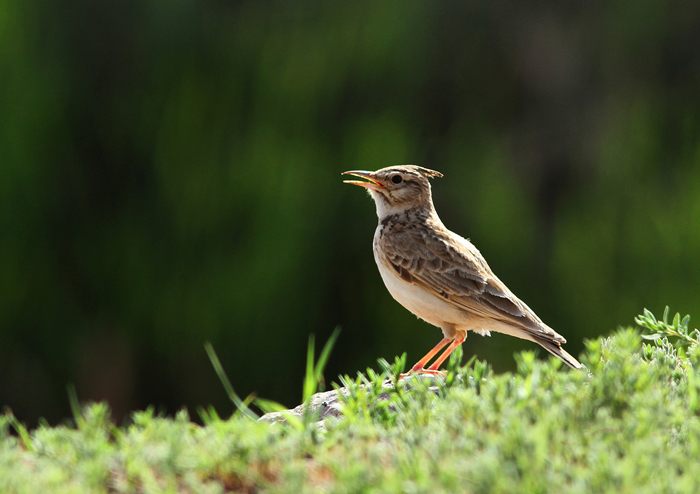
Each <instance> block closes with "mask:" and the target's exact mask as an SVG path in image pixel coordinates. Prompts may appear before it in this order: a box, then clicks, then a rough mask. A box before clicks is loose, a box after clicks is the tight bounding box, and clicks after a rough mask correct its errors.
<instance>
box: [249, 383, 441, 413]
mask: <svg viewBox="0 0 700 494" xmlns="http://www.w3.org/2000/svg"><path fill="white" fill-rule="evenodd" d="M414 379H429V380H431V381H434V380H436V379H443V378H442V377H441V376H432V375H425V374H423V375H420V374H419V375H415V376H407V377H406V378H404V379H402V380H401V381H400V382H401V383H402V385H406V386H407V387H409V388H410V384H411V381H413V380H414ZM382 388H384V389H386V390H387V391H390V390H393V389H394V383H393V382H392V381H390V380H386V381H384V382H383V383H382ZM429 389H430V390H431V391H433V392H435V393H437V391H438V387H437V386H435V385H433V386H430V388H429ZM348 393H349V391H348V389H347V388H344V387H343V388H339V389H338V390H335V389H334V390H332V391H323V392H321V393H316V394H315V395H313V396H312V397H311V402H310V406H311V410H312V411H313V412H318V413H319V415H318V417H319V419H318V422H317V423H319V424H320V423H322V422H323V420H324V419H325V418H326V417H341V416H342V415H343V413H342V407H343V404H342V402H341V401H340V398H339V394H342V395H345V396H347V395H348ZM388 398H389V393H388V392H387V393H384V394H382V395H380V396H379V399H380V400H386V399H388ZM303 413H304V404H301V405H299V406H297V407H295V408H291V409H289V410H285V411H282V412H271V413H266V414H265V415H263V416H262V417H260V418H259V419H258V421H259V422H271V423H280V422H286V417H287V416H289V415H292V416H295V417H298V418H301V416H302V415H303Z"/></svg>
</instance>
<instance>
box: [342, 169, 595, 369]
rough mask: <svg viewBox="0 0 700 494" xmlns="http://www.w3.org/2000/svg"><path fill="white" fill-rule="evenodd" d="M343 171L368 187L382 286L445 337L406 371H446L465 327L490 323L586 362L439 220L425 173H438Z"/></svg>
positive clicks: (486, 329) (487, 329)
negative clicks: (374, 216) (373, 209)
mask: <svg viewBox="0 0 700 494" xmlns="http://www.w3.org/2000/svg"><path fill="white" fill-rule="evenodd" d="M342 175H351V176H353V177H357V178H361V179H363V180H359V181H358V180H344V182H345V183H348V184H352V185H357V186H359V187H363V188H365V189H367V192H369V195H370V196H371V197H372V199H374V203H375V206H376V209H377V217H378V220H379V221H378V224H377V229H376V230H375V233H374V240H373V243H372V245H373V251H374V260H375V262H376V263H377V267H378V268H379V273H380V275H381V278H382V280H383V281H384V285H385V286H386V288H387V290H388V291H389V293H390V294H391V296H392V297H393V298H394V299H395V300H396V301H397V302H399V303H400V304H401V305H402V306H404V307H405V308H406V309H408V310H409V311H410V312H412V313H413V314H414V315H416V316H418V318H420V319H423V320H424V321H426V322H428V323H429V324H432V325H433V326H437V327H438V328H440V329H441V330H442V334H443V338H442V340H440V342H439V343H438V344H437V345H435V347H434V348H433V349H431V350H430V351H429V352H428V353H427V354H426V355H425V356H424V357H423V358H421V359H420V360H419V361H418V362H416V364H415V365H414V366H413V367H412V368H411V371H410V373H417V374H433V375H441V374H443V372H442V371H440V370H439V367H440V365H441V364H442V363H443V362H444V361H445V360H446V359H447V357H449V355H450V354H451V353H452V351H453V350H454V349H455V348H457V347H458V346H459V345H461V344H462V343H463V342H464V340H465V338H466V337H467V332H468V331H473V332H475V333H477V334H480V335H482V336H490V335H491V332H492V331H495V332H498V333H504V334H507V335H511V336H515V337H517V338H522V339H525V340H530V341H532V342H534V343H537V344H539V345H540V346H542V347H543V348H544V349H545V350H547V351H548V352H549V353H551V354H552V355H554V356H556V357H558V358H560V359H561V360H562V361H563V362H564V363H565V364H566V365H568V366H569V367H571V368H573V369H581V368H582V367H583V365H582V364H581V363H580V362H579V361H578V360H576V359H575V358H574V357H573V356H572V355H570V354H569V353H568V352H567V351H566V350H564V349H563V348H562V344H564V343H566V340H565V339H564V337H562V336H561V335H560V334H558V333H556V332H555V331H554V330H553V329H552V328H550V327H549V326H547V325H546V324H545V323H543V322H542V320H541V319H540V318H539V317H538V316H537V315H536V314H535V313H534V312H533V311H532V310H531V309H530V308H529V307H528V306H527V305H525V303H524V302H523V301H521V300H520V299H519V298H518V297H516V296H515V295H514V294H513V292H511V291H510V290H509V289H508V287H507V286H506V285H505V284H504V283H503V282H502V281H501V280H499V279H498V278H497V277H496V275H495V274H494V273H493V271H492V270H491V268H490V267H489V265H488V264H487V263H486V260H485V259H484V257H483V256H482V255H481V253H480V252H479V251H478V250H477V248H476V247H475V246H474V245H473V244H472V243H471V242H470V241H469V240H467V239H465V238H463V237H461V236H460V235H458V234H456V233H454V232H452V231H450V230H448V229H447V227H445V225H444V224H443V223H442V221H441V220H440V217H439V216H438V214H437V212H436V211H435V206H434V205H433V198H432V190H431V186H430V179H432V178H439V177H442V176H443V175H442V173H440V172H438V171H435V170H430V169H428V168H423V167H421V166H417V165H396V166H390V167H387V168H382V169H380V170H377V171H374V172H372V171H365V170H350V171H346V172H343V173H342ZM445 346H447V348H446V349H445V350H444V351H443V352H442V354H441V355H440V356H439V357H438V358H437V359H436V360H435V361H434V362H433V364H432V365H430V367H428V368H426V365H427V364H428V363H429V362H430V361H431V360H432V359H433V357H435V355H437V354H438V352H440V350H442V349H443V348H444V347H445ZM410 373H409V374H410ZM406 375H408V374H406Z"/></svg>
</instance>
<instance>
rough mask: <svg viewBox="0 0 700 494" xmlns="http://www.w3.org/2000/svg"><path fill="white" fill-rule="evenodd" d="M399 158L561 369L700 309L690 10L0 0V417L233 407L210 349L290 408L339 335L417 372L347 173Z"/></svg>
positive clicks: (697, 129)
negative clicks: (424, 175) (601, 345)
mask: <svg viewBox="0 0 700 494" xmlns="http://www.w3.org/2000/svg"><path fill="white" fill-rule="evenodd" d="M396 163H416V164H420V165H423V166H426V167H429V168H434V169H437V170H440V171H442V172H443V173H444V174H445V178H443V179H440V180H436V181H434V182H433V191H434V196H435V203H436V207H437V210H438V212H439V213H440V215H441V217H442V219H443V221H444V222H445V224H446V225H447V226H448V227H449V228H451V229H453V230H455V231H457V232H458V233H460V234H462V235H463V236H465V237H468V238H471V239H472V241H473V242H474V243H475V244H476V245H477V247H478V248H479V249H480V250H481V251H482V253H483V254H484V256H485V257H486V259H488V260H489V263H490V264H491V267H492V268H493V269H494V271H495V272H496V274H497V275H498V276H499V277H500V278H501V279H502V280H503V281H504V282H505V283H506V284H508V286H509V287H510V288H511V289H512V290H513V291H514V292H515V293H516V294H518V295H519V296H520V297H521V298H522V299H524V300H525V302H526V303H528V304H529V305H530V306H531V307H532V308H533V309H534V310H535V311H536V312H537V313H538V314H539V315H540V317H542V319H544V321H545V322H547V323H548V324H549V325H550V326H552V327H553V328H555V329H556V330H557V331H558V332H560V333H562V334H563V335H564V336H565V337H566V338H567V339H568V341H569V343H568V344H567V346H566V348H567V349H568V350H569V351H570V352H571V353H573V354H578V353H579V352H580V351H581V350H582V348H583V340H584V339H585V338H590V337H595V336H597V335H600V334H603V333H606V332H608V331H610V330H611V329H613V328H615V327H616V326H617V325H618V324H624V325H627V324H630V323H632V321H633V317H634V316H635V315H636V314H638V313H640V312H641V311H642V309H643V308H645V307H648V308H649V309H651V310H653V311H654V312H656V313H657V314H659V313H660V312H661V311H662V310H663V307H664V306H665V305H667V304H668V305H671V308H672V310H674V311H675V310H678V311H681V312H683V313H690V314H693V315H695V316H696V317H700V299H699V297H698V296H699V295H700V288H699V287H698V280H700V255H699V254H700V3H698V2H683V1H674V0H641V1H636V2H632V1H628V0H626V1H621V0H610V1H597V2H586V3H583V4H580V5H578V4H576V3H572V2H559V1H556V0H546V1H525V2H502V1H496V2H449V1H446V2H406V1H382V2H377V1H369V0H368V1H364V0H363V1H355V2H329V1H326V2H322V1H309V0H297V1H295V2H282V1H279V2H272V1H255V2H253V1H247V2H242V1H238V2H224V1H215V0H198V1H194V0H177V1H172V0H169V1H163V0H139V1H134V0H131V1H123V2H94V1H88V0H72V1H60V0H59V1H56V2H46V1H38V0H0V167H1V168H0V171H1V173H0V376H1V377H0V405H3V406H9V407H10V408H12V409H13V411H14V412H15V413H16V414H17V415H18V417H19V418H20V419H22V420H25V421H27V422H29V423H30V424H32V423H35V422H36V420H37V419H38V418H39V417H45V418H46V419H47V420H49V422H52V423H54V422H57V421H60V420H61V419H62V418H63V417H66V416H69V415H70V412H69V407H68V400H67V394H66V385H67V384H68V383H74V384H75V386H76V388H77V392H78V395H79V397H80V398H81V399H83V400H88V399H91V400H101V399H106V400H108V401H109V403H110V405H111V406H112V408H113V409H114V412H115V417H116V418H117V420H121V419H122V418H123V417H124V416H126V415H127V414H128V412H129V411H130V410H133V409H137V408H144V407H146V406H148V405H149V404H154V405H156V406H157V407H158V409H159V410H161V411H163V412H165V413H172V412H174V411H176V410H177V409H179V408H180V407H182V406H187V407H189V408H190V410H193V409H194V408H195V407H196V406H197V405H208V404H213V405H215V406H216V407H217V408H218V409H219V411H220V412H221V413H224V414H225V413H226V412H227V411H229V410H230V409H231V405H230V403H228V402H227V401H226V398H225V396H224V391H223V388H222V386H221V384H220V383H219V381H218V379H217V377H216V375H215V373H214V371H213V370H212V368H211V365H210V363H209V361H208V359H207V357H206V354H205V352H204V349H203V342H204V341H207V340H209V341H211V342H212V343H213V344H214V347H215V348H216V350H217V352H218V354H219V357H220V358H221V360H222V362H223V364H224V367H225V368H226V370H227V372H228V374H229V377H230V378H231V380H232V382H233V385H234V387H235V388H236V390H237V391H238V392H239V394H241V395H248V394H249V393H251V392H256V393H258V395H259V396H262V397H265V398H269V399H274V400H278V401H280V402H282V403H284V404H286V405H289V406H294V405H296V404H297V403H298V402H299V399H300V396H301V383H302V376H303V368H304V360H305V349H306V343H307V338H308V335H309V333H315V334H316V336H317V341H319V343H322V342H323V341H325V340H326V338H327V337H328V336H329V335H330V333H331V331H332V330H333V328H334V327H335V326H336V325H338V324H340V325H341V326H342V328H343V330H342V333H341V335H340V339H339V340H338V343H337V345H336V348H335V350H334V352H333V354H332V357H331V360H330V364H329V366H328V369H327V372H326V377H327V379H333V378H334V377H335V376H337V375H338V374H339V373H348V374H351V375H354V373H355V372H356V371H357V370H361V369H364V368H365V367H366V366H375V367H376V359H377V358H379V357H385V358H387V359H390V360H391V359H393V357H394V356H395V355H397V354H400V353H402V352H404V351H406V352H408V360H409V361H411V363H412V362H413V361H414V360H416V359H417V358H419V357H420V356H422V355H423V353H425V352H426V351H427V350H428V349H429V348H431V347H432V346H433V345H434V344H435V343H437V341H438V340H439V339H440V337H441V334H440V331H439V330H438V329H436V328H433V327H431V326H429V325H427V324H426V323H424V322H421V321H419V320H417V319H416V318H415V317H414V316H413V315H411V314H410V313H409V312H407V311H406V310H405V309H403V308H402V307H400V306H399V305H398V304H397V303H396V302H395V301H394V300H393V299H392V298H391V297H390V296H389V294H388V292H387V291H386V290H385V288H384V286H383V284H382V282H381V279H380V277H379V274H378V272H377V269H376V266H375V265H374V260H373V257H372V249H371V241H372V235H373V231H374V228H375V225H376V217H375V212H374V205H373V204H372V201H371V200H370V198H369V197H367V195H366V194H365V193H364V192H363V191H361V190H359V189H358V188H355V187H350V186H348V185H343V184H342V178H341V176H340V172H342V171H344V170H349V169H372V170H373V169H377V168H381V167H384V166H388V165H391V164H396ZM534 348H535V345H533V344H531V343H527V342H522V341H518V340H516V339H514V338H510V337H506V336H499V335H495V336H493V337H492V338H481V337H479V336H470V337H469V338H468V340H467V342H466V344H465V352H466V354H467V355H471V354H473V353H476V354H477V355H478V356H479V357H480V358H485V359H487V360H488V361H489V362H490V363H491V364H492V365H493V366H494V367H495V368H496V370H497V371H504V370H508V369H513V368H514V366H515V364H514V360H513V356H512V354H513V352H515V351H518V350H522V349H534ZM544 353H545V352H543V351H541V352H540V355H542V354H544Z"/></svg>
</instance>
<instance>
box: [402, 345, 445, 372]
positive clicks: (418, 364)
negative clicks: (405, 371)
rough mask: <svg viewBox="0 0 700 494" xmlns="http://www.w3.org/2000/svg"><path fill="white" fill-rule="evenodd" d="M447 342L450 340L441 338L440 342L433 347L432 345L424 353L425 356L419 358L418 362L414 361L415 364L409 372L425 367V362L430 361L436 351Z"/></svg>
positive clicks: (418, 370)
mask: <svg viewBox="0 0 700 494" xmlns="http://www.w3.org/2000/svg"><path fill="white" fill-rule="evenodd" d="M449 342H450V340H449V339H448V338H443V339H442V340H440V343H438V344H437V345H435V347H433V349H432V350H430V351H429V352H428V353H426V354H425V357H423V358H422V359H420V360H419V361H418V362H416V365H414V366H413V367H411V372H420V371H422V370H423V368H424V367H425V364H427V363H428V362H429V361H430V359H431V358H433V357H434V356H435V354H436V353H437V352H439V351H440V350H441V349H442V347H444V346H445V345H447V344H448V343H449Z"/></svg>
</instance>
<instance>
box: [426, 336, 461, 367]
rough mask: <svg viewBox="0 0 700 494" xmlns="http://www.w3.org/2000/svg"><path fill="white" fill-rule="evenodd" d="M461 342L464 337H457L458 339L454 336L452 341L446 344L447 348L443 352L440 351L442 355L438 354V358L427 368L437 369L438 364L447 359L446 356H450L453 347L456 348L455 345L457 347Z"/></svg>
mask: <svg viewBox="0 0 700 494" xmlns="http://www.w3.org/2000/svg"><path fill="white" fill-rule="evenodd" d="M443 341H444V340H443ZM441 343H442V342H441ZM462 343H464V338H459V339H458V338H455V339H454V340H452V343H450V346H448V347H447V349H446V350H445V351H444V352H442V355H440V356H439V357H438V359H437V360H436V361H435V362H433V365H431V366H430V367H428V370H429V371H436V370H438V368H439V367H440V365H442V363H443V362H444V361H445V360H446V359H447V357H449V356H450V354H451V353H452V350H454V349H455V348H457V347H458V346H459V345H461V344H462Z"/></svg>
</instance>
